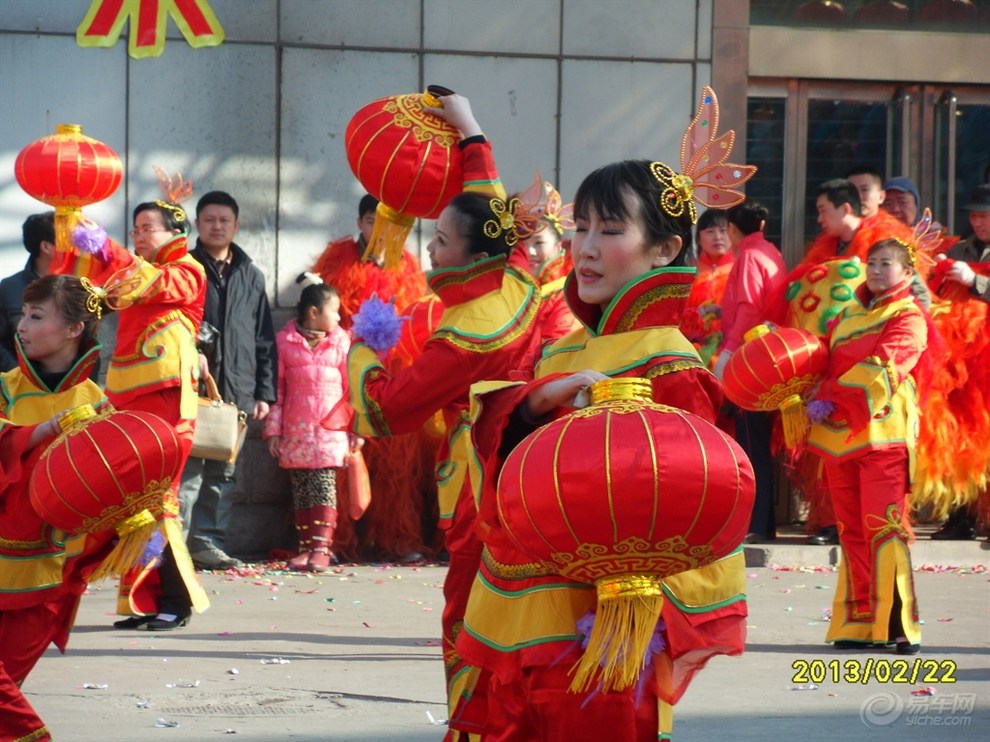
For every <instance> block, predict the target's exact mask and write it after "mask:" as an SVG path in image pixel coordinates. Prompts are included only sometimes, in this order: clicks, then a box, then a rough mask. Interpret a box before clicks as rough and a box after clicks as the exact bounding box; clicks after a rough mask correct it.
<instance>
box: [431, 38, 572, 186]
mask: <svg viewBox="0 0 990 742" xmlns="http://www.w3.org/2000/svg"><path fill="white" fill-rule="evenodd" d="M423 67H424V76H425V79H426V81H427V82H429V83H433V82H436V83H440V84H442V85H446V86H447V87H449V88H451V89H453V90H456V91H457V92H458V93H461V94H462V95H466V96H467V97H468V98H470V100H471V110H472V111H473V112H474V115H475V118H477V119H478V123H480V124H481V127H482V129H483V130H484V131H485V133H486V135H487V136H488V137H489V138H490V139H491V141H492V148H493V150H494V153H495V161H496V163H497V165H498V168H499V171H500V173H501V176H502V181H503V182H504V183H505V186H506V188H507V189H508V190H510V191H512V190H522V189H523V188H525V187H526V186H528V185H529V184H530V183H532V182H533V174H534V173H535V171H536V170H540V171H541V172H542V174H543V176H544V177H545V178H546V179H548V180H555V179H556V177H557V176H556V172H555V170H556V153H555V150H556V145H555V142H556V120H555V119H556V113H557V96H556V89H557V63H556V62H555V61H553V60H542V59H517V58H511V57H509V58H504V57H502V58H499V57H461V56H456V55H445V54H428V55H427V56H426V58H425V60H424V64H423ZM493 70H497V71H498V74H497V75H493V74H492V71H493Z"/></svg>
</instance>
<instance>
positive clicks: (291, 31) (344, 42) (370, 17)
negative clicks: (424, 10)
mask: <svg viewBox="0 0 990 742" xmlns="http://www.w3.org/2000/svg"><path fill="white" fill-rule="evenodd" d="M233 1H235V2H236V0H233ZM281 7H282V18H281V35H282V41H285V42H287V43H292V44H318V45H323V46H371V47H379V48H390V49H414V48H418V47H419V38H420V13H419V0H416V1H415V2H410V1H409V0H319V2H314V0H282V4H281Z"/></svg>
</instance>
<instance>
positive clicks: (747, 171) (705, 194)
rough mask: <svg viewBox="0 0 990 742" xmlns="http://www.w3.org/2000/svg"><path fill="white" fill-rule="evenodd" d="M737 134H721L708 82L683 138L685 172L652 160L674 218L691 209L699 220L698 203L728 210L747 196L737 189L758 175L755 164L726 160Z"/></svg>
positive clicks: (664, 201) (663, 198) (662, 195)
mask: <svg viewBox="0 0 990 742" xmlns="http://www.w3.org/2000/svg"><path fill="white" fill-rule="evenodd" d="M735 140H736V133H735V131H733V130H732V129H729V131H727V132H725V133H724V134H722V135H721V136H718V98H717V97H716V96H715V91H714V90H712V89H711V88H710V87H708V86H707V85H706V86H705V87H704V89H703V90H702V91H701V103H700V105H699V106H698V112H697V114H695V117H694V119H693V120H692V121H691V123H690V125H689V126H688V128H687V129H686V130H685V131H684V136H683V137H682V139H681V172H679V173H678V172H675V171H674V169H673V168H672V167H670V165H667V164H666V163H663V162H651V163H650V172H651V173H652V174H653V177H654V178H656V180H657V182H658V183H659V184H660V186H661V192H660V207H661V208H662V209H663V211H664V213H665V214H667V215H668V216H670V217H673V218H675V219H676V218H678V217H680V216H682V215H683V214H684V212H685V211H687V212H688V214H689V215H690V218H691V223H692V224H696V223H697V221H698V210H697V207H696V206H695V202H697V203H699V204H701V205H703V206H705V207H706V208H709V209H728V208H731V207H733V206H735V205H736V204H740V203H742V202H743V201H744V200H745V199H746V196H745V195H744V194H742V193H740V192H739V191H737V190H735V189H736V188H737V187H738V186H740V185H742V184H743V183H745V182H746V181H747V180H749V179H750V178H752V177H753V175H755V174H756V166H755V165H737V164H735V163H732V162H726V160H728V159H729V155H730V154H731V153H732V145H733V144H735Z"/></svg>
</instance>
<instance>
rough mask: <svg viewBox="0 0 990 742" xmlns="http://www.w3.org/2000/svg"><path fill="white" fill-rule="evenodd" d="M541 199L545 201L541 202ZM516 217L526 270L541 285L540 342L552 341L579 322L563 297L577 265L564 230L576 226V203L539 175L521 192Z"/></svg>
mask: <svg viewBox="0 0 990 742" xmlns="http://www.w3.org/2000/svg"><path fill="white" fill-rule="evenodd" d="M541 202H542V203H541ZM519 203H520V213H519V215H518V217H517V219H516V232H517V233H518V234H519V246H518V247H517V248H516V250H517V251H518V252H520V253H521V254H522V255H523V256H525V259H526V269H527V270H528V271H529V275H531V276H533V278H535V279H536V280H537V281H538V282H539V284H540V314H539V318H538V320H537V324H538V326H539V330H538V332H539V333H540V341H541V342H543V343H547V342H551V341H553V340H556V339H557V338H559V337H563V336H564V335H566V334H567V333H569V332H571V330H576V329H577V328H578V327H579V326H580V323H579V322H578V321H577V318H575V316H574V315H573V314H571V310H570V308H569V307H568V306H567V302H566V301H565V300H564V280H565V279H566V278H567V275H568V274H569V273H570V272H571V269H572V268H573V267H574V265H573V263H572V262H571V253H570V243H569V241H567V240H565V239H564V232H565V231H569V230H573V229H574V205H573V204H564V203H562V202H561V198H560V194H559V193H558V192H557V189H556V188H554V187H553V184H552V183H550V182H549V181H546V182H543V183H541V178H540V174H539V173H537V174H536V181H535V182H534V183H533V185H532V186H530V187H529V188H527V189H526V190H525V191H524V192H523V193H521V194H519Z"/></svg>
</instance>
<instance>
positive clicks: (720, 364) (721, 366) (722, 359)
mask: <svg viewBox="0 0 990 742" xmlns="http://www.w3.org/2000/svg"><path fill="white" fill-rule="evenodd" d="M731 357H732V353H730V352H728V351H726V350H723V351H722V352H721V353H719V356H718V360H717V361H715V368H714V369H712V373H713V374H715V377H716V378H717V379H718V380H719V381H721V380H722V374H723V373H725V364H727V363H728V362H729V359H730V358H731Z"/></svg>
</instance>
